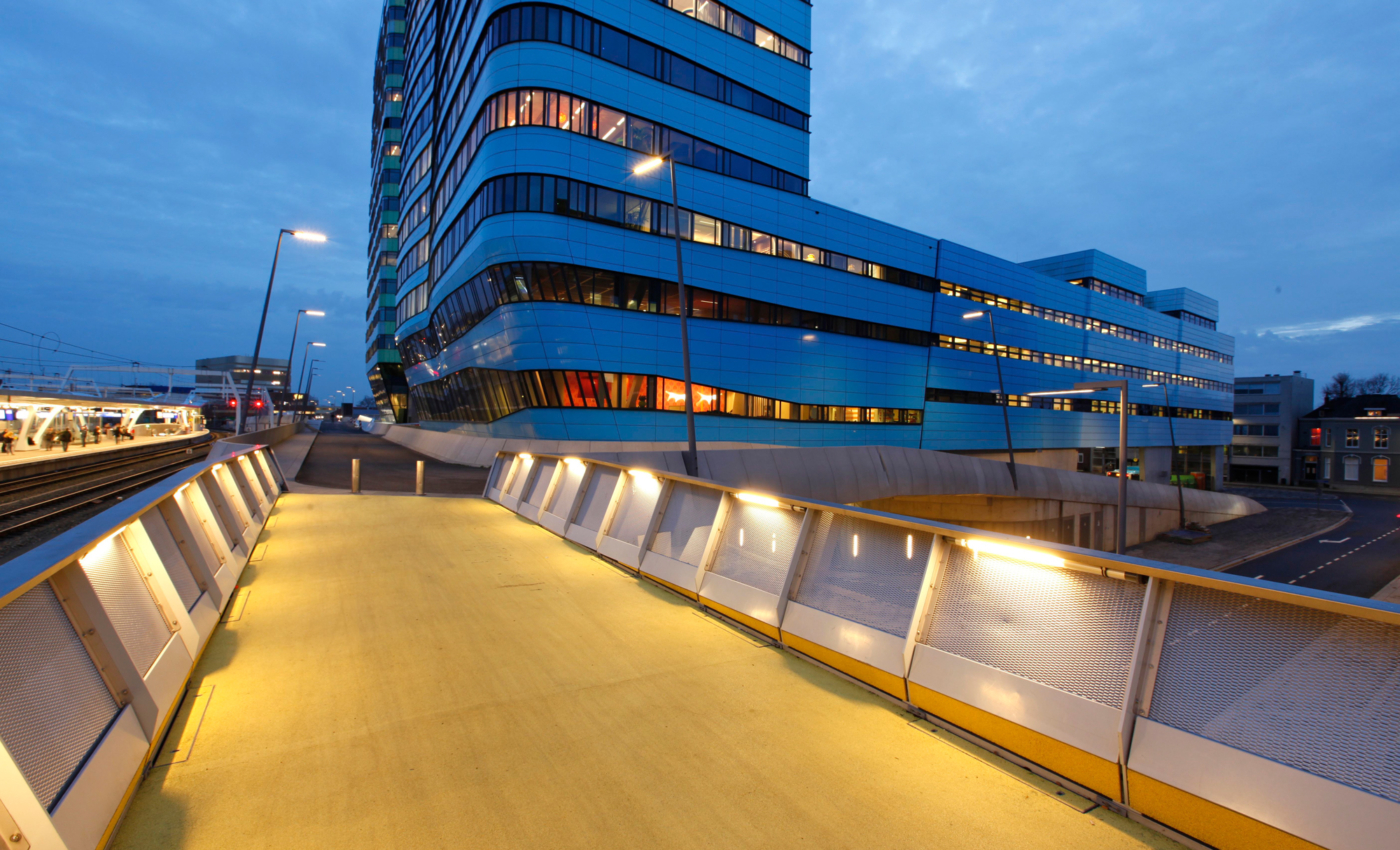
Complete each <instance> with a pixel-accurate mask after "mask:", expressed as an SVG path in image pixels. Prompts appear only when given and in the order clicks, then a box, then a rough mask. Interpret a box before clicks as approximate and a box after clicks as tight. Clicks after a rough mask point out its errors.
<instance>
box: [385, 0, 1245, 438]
mask: <svg viewBox="0 0 1400 850" xmlns="http://www.w3.org/2000/svg"><path fill="white" fill-rule="evenodd" d="M384 10H385V11H384V25H383V29H382V32H381V43H380V46H379V63H378V66H377V73H376V79H375V86H376V90H375V95H376V113H375V127H374V131H375V138H374V139H373V142H372V146H371V150H372V151H374V152H375V153H374V160H373V165H374V169H373V175H374V176H373V178H372V181H371V187H372V191H373V193H374V194H373V196H372V198H371V205H370V209H371V220H370V233H371V245H370V251H369V255H370V257H369V278H370V279H369V285H368V294H369V299H370V304H369V309H368V311H367V316H369V318H370V319H371V320H372V321H371V327H370V328H368V329H367V332H366V336H367V338H370V339H372V340H373V342H372V345H373V346H376V347H374V348H372V349H371V351H370V352H369V355H368V359H369V360H370V361H371V362H370V364H369V365H370V371H371V377H372V380H374V381H376V383H375V386H376V391H377V392H378V391H379V387H380V386H381V385H382V386H383V388H384V389H383V392H382V394H381V404H382V405H384V406H385V407H386V409H390V408H392V409H393V410H394V411H395V412H396V414H398V415H399V417H400V418H401V419H413V420H417V421H422V422H423V423H424V426H425V427H434V428H454V427H459V426H460V427H461V428H463V429H465V430H469V431H470V432H471V433H475V434H488V435H495V436H534V437H545V438H552V439H579V440H627V439H639V440H648V441H652V440H680V439H684V433H685V425H684V418H683V416H682V415H681V414H680V413H679V411H680V409H681V408H680V405H679V402H680V401H683V396H679V397H678V398H677V399H672V398H671V397H670V394H669V393H668V391H667V387H670V386H671V385H672V384H675V385H676V386H679V381H680V378H681V376H682V373H683V364H682V362H681V357H680V343H679V325H680V314H681V302H680V298H679V295H678V286H677V283H676V280H677V273H676V272H677V270H676V259H675V248H674V247H673V245H672V242H673V238H674V234H673V231H679V233H680V236H681V239H682V250H681V255H682V258H681V261H682V262H683V263H684V272H685V279H686V283H687V285H688V288H689V289H690V290H691V292H690V301H689V304H688V305H687V307H686V315H687V316H688V317H689V318H690V319H693V320H697V321H693V322H691V324H690V342H691V367H692V371H693V377H694V382H695V385H696V388H697V392H698V393H699V395H697V396H696V397H695V403H696V406H697V409H699V410H700V412H701V413H702V414H703V415H701V416H700V417H699V419H698V422H697V427H698V429H699V437H700V439H701V440H702V441H704V440H714V439H723V440H741V441H751V442H768V443H782V444H823V445H825V444H858V443H863V442H873V441H878V442H882V443H888V444H896V445H906V446H916V447H923V448H931V449H941V450H960V451H995V450H1004V447H1005V435H1004V433H1003V430H1002V422H1001V411H999V410H996V409H995V408H996V407H998V406H1000V405H1001V403H1002V402H1003V396H1002V395H1001V390H1000V388H999V387H998V384H997V371H996V367H995V364H996V363H998V362H1000V363H1001V367H1002V376H1003V379H1004V382H1005V392H1006V393H1007V396H1006V397H1005V399H1004V400H1005V402H1006V404H1007V407H1008V411H1009V414H1010V419H1011V428H1012V438H1013V442H1014V443H1015V445H1016V447H1017V449H1018V450H1020V449H1046V450H1050V449H1070V448H1080V449H1083V448H1085V447H1099V446H1109V445H1113V444H1114V443H1116V439H1117V436H1116V430H1117V421H1116V412H1117V411H1118V404H1117V399H1116V397H1114V398H1109V397H1108V395H1105V397H1104V398H1097V397H1090V398H1086V397H1083V396H1079V397H1074V398H1070V399H1053V398H1049V399H1047V398H1042V397H1033V396H1031V395H1029V394H1030V393H1033V392H1043V391H1047V390H1055V389H1065V388H1069V387H1071V386H1072V385H1073V384H1074V383H1075V382H1078V381H1084V380H1094V379H1102V378H1104V377H1115V378H1116V377H1124V378H1127V379H1128V380H1129V381H1130V382H1132V386H1131V389H1130V393H1129V412H1130V413H1131V414H1132V419H1133V422H1132V424H1131V426H1130V440H1131V442H1132V443H1133V444H1134V445H1140V446H1144V447H1153V446H1168V445H1169V437H1168V428H1167V421H1166V420H1167V417H1166V414H1167V413H1168V412H1170V414H1171V416H1172V417H1173V418H1174V419H1175V420H1178V421H1176V422H1175V427H1176V433H1177V442H1178V443H1180V444H1182V445H1186V446H1190V447H1192V449H1193V451H1194V450H1198V449H1199V448H1200V447H1210V446H1224V445H1226V444H1228V443H1229V442H1230V427H1231V426H1230V417H1231V413H1230V411H1231V410H1232V404H1233V394H1232V391H1231V389H1232V379H1233V360H1234V356H1233V355H1234V341H1233V339H1231V338H1230V337H1229V336H1227V335H1224V334H1221V333H1219V332H1218V330H1217V329H1216V322H1217V320H1218V318H1219V317H1218V315H1217V310H1216V305H1215V302H1214V301H1213V300H1212V299H1210V298H1208V297H1206V296H1204V295H1201V294H1200V293H1196V292H1193V291H1191V290H1189V289H1186V288H1184V287H1174V288H1167V289H1161V290H1149V289H1148V287H1147V280H1146V272H1144V271H1143V270H1142V269H1140V268H1137V267H1136V266H1133V265H1131V264H1129V263H1126V262H1124V261H1122V260H1119V259H1117V258H1114V257H1111V256H1109V255H1106V254H1103V253H1101V252H1098V251H1083V252H1079V253H1075V254H1065V255H1062V256H1057V257H1050V258H1046V259H1042V260H1032V261H1028V262H1024V263H1016V262H1011V261H1009V260H1005V259H1001V258H999V257H994V256H991V255H988V254H985V253H982V252H979V251H976V250H974V249H971V248H967V247H965V246H962V245H958V244H956V243H952V242H949V241H947V240H943V239H938V238H935V237H931V236H923V235H921V234H918V233H914V232H911V231H908V230H905V229H902V228H899V227H897V226H894V225H890V224H886V223H884V222H880V221H876V220H873V219H870V218H867V217H865V216H861V215H859V214H856V213H853V212H850V211H847V210H843V209H840V208H837V207H833V206H831V205H829V204H824V203H822V202H820V201H817V200H815V199H813V198H812V197H810V191H809V188H810V187H809V182H808V181H809V178H810V166H809V156H808V155H809V144H810V140H809V135H808V132H807V129H808V113H809V111H810V106H809V104H810V65H811V62H812V61H813V59H812V56H811V54H810V53H809V52H808V51H807V50H806V48H805V47H803V46H802V45H806V44H810V43H811V32H810V29H811V7H810V6H809V5H808V4H807V3H805V2H803V0H777V2H776V3H772V4H767V5H765V6H763V7H761V9H760V8H758V7H755V8H752V9H751V8H750V7H748V6H743V5H742V4H741V5H740V6H739V7H735V6H732V5H731V4H729V3H702V2H699V0H626V2H623V3H620V4H614V5H612V6H596V5H588V6H586V7H585V6H579V7H577V8H575V7H574V6H573V4H571V3H567V2H564V3H548V4H544V3H529V4H522V3H509V2H491V0H412V2H409V0H388V2H387V3H386V4H385V7H384ZM818 58H819V57H818ZM541 130H548V131H552V132H540V131H541ZM658 155H659V156H666V157H669V158H671V159H672V160H673V161H674V163H675V170H674V173H675V179H676V181H677V185H676V186H675V187H674V190H675V191H676V193H677V194H678V195H679V210H676V209H674V208H673V206H672V204H671V195H672V191H673V187H672V186H671V185H670V182H669V180H670V177H669V169H666V168H661V169H655V170H653V171H651V172H650V173H647V174H635V173H634V170H635V169H636V167H637V166H638V165H639V164H641V163H642V162H643V161H645V160H646V159H648V158H649V157H653V156H658ZM401 239H402V247H401V246H400V240H401ZM386 308H387V309H386ZM979 309H980V310H984V311H991V313H992V318H994V319H995V321H996V340H995V343H994V342H993V340H992V334H991V327H990V325H989V324H988V320H987V318H986V317H985V315H976V314H975V313H974V311H977V310H979ZM965 315H967V316H968V318H964V316H965ZM993 358H998V359H997V360H994V359H993ZM396 382H397V383H396ZM1146 382H1150V383H1160V384H1165V385H1166V386H1167V395H1168V399H1167V400H1166V401H1165V403H1164V399H1163V396H1162V393H1163V390H1162V389H1161V388H1160V387H1154V388H1145V387H1142V386H1141V384H1142V383H1146ZM1167 404H1169V405H1170V409H1169V408H1168V407H1167V406H1166V405H1167ZM873 426H880V427H878V428H875V427H873ZM1095 451H1098V449H1097V448H1095ZM1095 457H1097V455H1095Z"/></svg>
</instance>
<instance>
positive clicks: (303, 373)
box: [297, 342, 326, 413]
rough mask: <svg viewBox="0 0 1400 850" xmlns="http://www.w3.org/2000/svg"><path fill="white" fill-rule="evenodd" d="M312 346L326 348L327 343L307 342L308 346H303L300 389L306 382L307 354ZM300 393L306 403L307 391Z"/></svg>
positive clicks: (299, 376) (298, 382) (298, 377)
mask: <svg viewBox="0 0 1400 850" xmlns="http://www.w3.org/2000/svg"><path fill="white" fill-rule="evenodd" d="M312 346H315V347H316V348H325V347H326V344H325V343H324V342H308V343H307V344H306V346H305V347H304V348H302V350H301V374H300V375H298V376H297V389H298V390H301V388H302V384H304V383H305V382H306V355H307V354H309V353H311V348H312ZM300 394H301V400H302V403H303V404H305V402H306V393H305V392H304V391H302V392H301V393H300ZM298 413H300V411H298Z"/></svg>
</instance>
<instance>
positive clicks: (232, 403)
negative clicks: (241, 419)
mask: <svg viewBox="0 0 1400 850" xmlns="http://www.w3.org/2000/svg"><path fill="white" fill-rule="evenodd" d="M228 406H229V407H237V406H238V399H236V398H231V399H229V400H228Z"/></svg>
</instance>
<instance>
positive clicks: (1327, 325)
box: [1256, 313, 1400, 339]
mask: <svg viewBox="0 0 1400 850" xmlns="http://www.w3.org/2000/svg"><path fill="white" fill-rule="evenodd" d="M1392 322H1400V313H1389V314H1386V315H1381V316H1351V317H1350V318H1346V319H1330V320H1327V321H1322V322H1304V323H1303V324H1299V325H1285V326H1283V327H1277V328H1265V329H1263V330H1261V331H1257V332H1256V333H1257V334H1258V335H1260V336H1262V335H1264V334H1273V335H1274V336H1278V337H1283V338H1284V339H1299V338H1301V337H1313V336H1323V335H1325V334H1335V333H1346V332H1348V331H1355V330H1360V329H1361V328H1369V327H1371V326H1372V325H1385V324H1390V323H1392Z"/></svg>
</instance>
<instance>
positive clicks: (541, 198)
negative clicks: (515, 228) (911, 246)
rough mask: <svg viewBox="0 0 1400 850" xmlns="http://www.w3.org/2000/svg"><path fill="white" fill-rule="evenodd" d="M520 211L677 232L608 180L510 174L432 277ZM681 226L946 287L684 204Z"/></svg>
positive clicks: (491, 187) (735, 244) (462, 226)
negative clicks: (494, 221)
mask: <svg viewBox="0 0 1400 850" xmlns="http://www.w3.org/2000/svg"><path fill="white" fill-rule="evenodd" d="M515 212H542V213H553V214H555V215H567V216H571V217H573V218H583V219H588V220H589V221H595V222H598V223H600V224H608V225H612V226H615V227H624V228H627V229H629V230H637V231H640V232H642V233H654V234H657V235H662V236H670V235H671V227H670V222H671V221H672V220H674V218H675V216H674V215H672V214H671V205H670V204H667V203H662V202H660V201H653V200H652V199H650V198H646V197H643V196H641V195H632V194H629V193H627V192H618V191H616V190H614V189H609V188H607V187H606V186H597V185H594V184H592V183H583V182H581V181H578V180H570V179H568V178H566V177H555V176H553V175H549V174H507V175H502V176H501V177H495V178H492V179H491V180H487V181H485V182H484V183H482V184H481V185H480V186H478V187H477V190H476V193H475V194H474V195H472V198H471V200H469V201H467V203H466V205H465V206H464V207H463V208H462V211H461V212H460V213H458V214H457V217H456V218H455V219H454V220H453V222H452V224H451V225H450V226H448V227H447V228H445V229H444V231H443V233H442V237H441V239H440V240H439V241H438V243H437V246H436V247H435V248H434V249H433V271H432V276H431V279H432V280H433V281H434V282H436V281H437V280H438V279H439V278H440V277H442V273H443V272H444V271H445V270H446V269H447V267H448V266H449V265H451V264H452V262H453V261H454V260H456V259H457V255H458V254H459V253H460V252H461V250H462V247H463V246H464V245H466V244H467V240H468V239H470V238H471V235H472V233H473V232H475V231H476V228H477V226H478V225H480V224H481V222H482V221H483V220H484V219H486V218H488V217H490V216H493V215H503V214H506V213H515ZM680 231H681V238H682V239H685V240H688V241H691V242H699V243H702V244H705V245H715V246H717V247H721V248H732V249H734V250H737V251H748V252H750V253H754V254H767V255H769V256H775V257H781V258H784V259H789V260H797V261H801V262H807V263H814V264H816V265H821V266H826V267H827V268H832V269H836V270H837V271H843V272H849V273H851V274H857V275H860V276H862V277H872V278H875V279H876V280H883V281H885V282H887V283H893V284H895V285H896V286H906V287H909V288H911V289H920V290H923V291H925V292H937V291H938V281H937V280H936V279H934V278H933V277H930V276H928V275H923V274H918V273H917V272H909V271H904V270H902V269H897V268H894V267H892V266H887V265H884V264H882V263H872V262H869V261H867V260H862V259H860V258H858V257H851V256H848V255H846V254H838V253H836V252H835V251H827V250H824V249H822V248H817V247H814V246H812V245H803V244H802V243H800V242H796V241H794V240H791V239H783V238H782V237H779V236H774V235H772V234H769V233H763V232H761V231H758V230H754V229H753V228H751V227H745V226H744V225H741V224H734V223H731V222H727V221H724V220H722V219H718V218H715V217H713V216H708V215H705V214H703V213H698V212H693V211H691V210H687V209H685V208H682V209H681V211H680Z"/></svg>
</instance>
